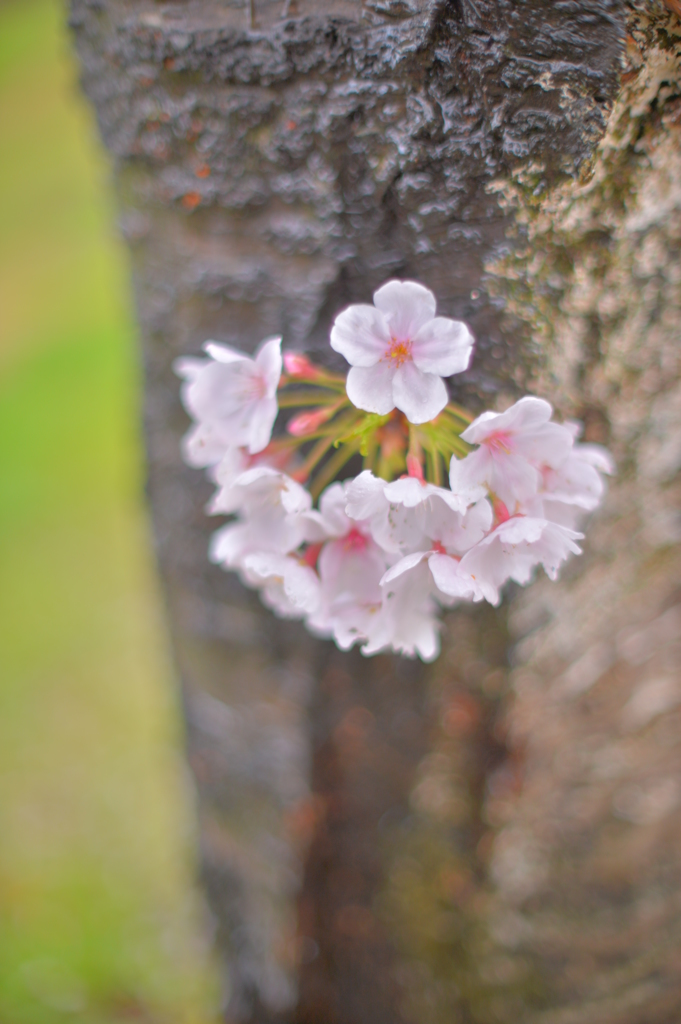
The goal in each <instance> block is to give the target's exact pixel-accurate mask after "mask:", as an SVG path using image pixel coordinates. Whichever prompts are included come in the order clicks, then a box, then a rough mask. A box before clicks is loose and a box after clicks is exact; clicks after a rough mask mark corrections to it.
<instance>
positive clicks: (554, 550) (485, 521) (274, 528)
mask: <svg viewBox="0 0 681 1024" xmlns="http://www.w3.org/2000/svg"><path fill="white" fill-rule="evenodd" d="M551 412H552V410H551V406H550V405H549V404H548V402H544V401H542V400H541V399H536V398H523V399H521V400H520V401H519V402H517V403H516V404H515V405H514V406H512V407H511V408H510V409H508V410H507V411H506V412H504V413H483V415H482V416H480V417H478V419H477V420H475V421H474V422H473V423H472V424H471V425H470V427H468V429H467V430H466V432H465V435H464V436H467V439H468V440H469V441H470V442H471V444H474V445H476V447H475V448H474V449H473V450H472V451H471V452H470V453H469V454H468V455H467V456H466V457H465V458H464V459H456V458H453V459H452V461H451V467H450V479H449V487H439V486H436V485H434V484H430V483H427V482H424V481H422V480H421V479H420V478H419V477H416V476H406V477H402V478H401V479H398V480H393V481H391V482H388V481H386V480H383V479H380V478H379V477H376V476H374V474H373V473H372V472H371V471H369V470H365V471H363V472H362V473H360V474H359V475H358V476H357V477H355V478H353V479H350V480H346V481H344V482H342V483H340V482H336V483H333V484H331V485H330V486H329V487H327V489H326V490H325V491H324V492H323V494H322V495H321V498H320V501H319V508H318V509H315V508H313V505H312V499H311V496H310V494H309V492H308V491H307V490H306V489H305V488H304V487H302V486H301V485H300V484H298V483H296V481H294V480H293V479H292V478H291V477H290V476H287V475H286V474H285V473H283V472H281V471H280V470H277V469H275V468H273V467H271V466H267V465H264V464H257V465H255V466H253V465H250V466H249V467H248V468H245V469H244V468H243V467H244V465H245V464H246V463H245V461H244V460H245V459H246V456H245V455H243V454H242V456H241V458H240V459H239V458H235V453H234V451H232V452H231V453H229V454H228V455H227V456H225V458H224V459H223V461H222V463H221V464H220V465H219V466H218V467H217V468H216V469H215V471H214V479H215V480H216V482H217V484H218V490H217V492H216V494H215V497H214V498H213V501H212V503H211V506H210V511H212V512H215V513H227V514H232V515H233V516H235V518H234V520H233V521H232V522H230V523H228V524H227V525H226V526H224V527H222V528H221V529H220V530H219V531H218V532H217V533H216V534H215V535H214V538H213V544H212V549H211V557H212V559H213V560H214V561H215V562H217V563H219V564H221V565H223V566H224V567H225V568H227V569H233V570H236V571H238V572H239V573H240V575H241V577H242V579H243V580H244V582H245V583H246V584H248V585H249V586H251V587H256V588H258V589H259V590H260V592H261V595H262V599H263V601H264V602H265V603H266V604H267V605H268V606H269V607H271V608H272V609H273V610H274V611H275V612H276V613H277V614H278V615H280V616H283V617H286V618H299V619H303V620H304V621H305V623H306V625H307V627H308V629H309V630H310V631H311V632H313V633H314V634H316V635H318V636H322V637H331V638H333V639H334V640H335V642H336V644H337V645H338V646H339V647H341V648H342V649H344V650H345V649H348V648H349V647H351V646H353V645H354V644H356V643H358V644H360V645H361V650H362V653H364V654H374V653H377V652H378V651H389V650H392V651H398V652H400V653H402V654H405V655H407V656H415V655H418V656H419V657H421V658H422V659H423V660H426V661H429V660H431V659H433V658H434V657H436V656H437V654H438V652H439V629H440V611H441V609H442V607H450V606H452V605H454V604H456V603H458V602H461V601H482V600H485V601H488V602H490V603H491V604H494V605H496V604H498V603H499V600H500V596H501V589H502V587H503V586H504V584H505V583H506V582H507V581H509V580H513V581H515V582H516V583H518V584H521V585H523V584H526V583H528V582H529V581H530V579H531V578H532V576H533V575H534V573H535V570H536V568H537V567H538V566H540V565H541V566H543V568H544V570H545V572H546V574H547V575H548V576H549V577H550V578H552V579H555V578H556V575H557V573H558V571H559V568H560V566H561V565H562V563H563V562H564V561H565V560H566V559H567V558H568V557H569V556H570V555H572V554H578V553H579V552H580V550H581V549H580V547H579V544H578V541H579V540H581V539H582V536H583V535H582V534H581V533H579V532H578V531H577V529H576V526H577V525H578V521H579V517H580V516H583V514H584V512H585V511H588V510H591V509H593V508H595V506H596V505H597V504H598V502H599V501H600V499H601V496H602V492H603V479H602V474H603V473H609V472H612V468H613V467H612V465H611V460H610V457H609V456H608V454H607V452H606V451H605V450H604V449H602V448H600V447H598V446H593V445H583V444H577V443H575V440H576V428H575V426H574V425H572V424H567V425H560V424H557V423H554V422H553V421H552V420H551Z"/></svg>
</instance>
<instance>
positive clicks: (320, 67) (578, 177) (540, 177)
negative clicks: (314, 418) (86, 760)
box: [71, 0, 681, 1024]
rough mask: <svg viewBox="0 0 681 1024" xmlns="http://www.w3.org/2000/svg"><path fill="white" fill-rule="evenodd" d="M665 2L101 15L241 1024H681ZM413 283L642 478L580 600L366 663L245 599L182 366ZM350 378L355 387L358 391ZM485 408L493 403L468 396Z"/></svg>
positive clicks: (103, 122) (205, 818) (608, 525)
mask: <svg viewBox="0 0 681 1024" xmlns="http://www.w3.org/2000/svg"><path fill="white" fill-rule="evenodd" d="M673 6H674V4H672V3H671V2H670V5H669V7H668V6H665V5H664V4H663V3H662V0H627V2H625V0H580V2H573V0H563V2H559V0H556V2H553V3H547V2H546V0H336V2H331V0H276V2H275V0H250V2H248V0H247V2H245V3H244V2H242V0H176V2H160V3H159V2H154V0H72V6H71V25H72V27H73V29H74V33H75V39H76V45H77V48H78V52H79V55H80V60H81V64H82V73H83V83H84V87H85V90H86V92H87V94H88V96H89V97H90V99H91V100H92V102H93V104H94V106H95V108H96V111H97V115H98V118H99V124H100V128H101V132H102V135H103V138H104V141H105V143H106V145H107V147H108V148H109V150H110V152H111V154H112V156H113V159H114V164H115V173H116V181H117V187H118V193H119V200H120V208H121V224H122V229H123V232H124V234H125V236H126V238H127V240H128V241H129V244H130V247H131V252H132V264H133V273H134V281H135V288H136V295H137V304H138V311H139V323H140V331H141V338H142V351H143V357H144V362H145V367H146V402H145V409H146V431H147V439H148V452H149V495H150V501H151V507H152V513H153V520H154V527H155V535H156V539H157V547H158V558H159V564H160V569H161V573H162V577H163V580H164V584H165V592H166V595H167V603H168V615H169V620H170V624H171V631H172V636H173V641H174V645H175V651H176V658H177V665H178V669H179V673H180V675H181V678H182V681H183V693H184V700H185V710H186V721H187V746H188V757H189V761H190V764H191V768H192V771H193V774H194V777H195V780H196V786H197V792H198V818H199V831H200V841H201V863H202V870H203V877H204V881H205V889H206V893H207V897H208V902H209V906H210V908H211V911H212V913H213V915H214V918H215V923H216V937H217V945H218V948H219V950H220V953H221V956H222V958H223V962H224V978H225V1011H224V1012H225V1017H226V1019H227V1020H228V1021H233V1022H249V1024H250V1022H253V1024H254V1022H273V1024H274V1022H281V1024H283V1022H291V1024H294V1022H295V1024H364V1022H366V1024H369V1022H371V1024H384V1022H385V1024H388V1022H390V1024H399V1022H401V1021H403V1022H405V1024H406V1022H410V1024H441V1022H442V1024H445V1022H447V1024H453V1022H461V1024H468V1022H475V1024H507V1022H508V1024H510V1022H515V1021H523V1022H528V1024H573V1022H574V1024H578V1022H579V1024H673V1022H674V1024H676V1022H678V1020H679V1019H681V897H680V896H679V893H681V781H680V775H679V770H680V768H681V763H680V762H681V731H680V729H679V725H680V724H681V722H680V719H681V683H680V681H679V677H678V663H679V659H678V655H679V646H678V644H679V636H680V633H681V591H680V590H679V568H680V564H679V563H680V561H681V560H680V559H679V540H681V519H680V518H679V512H678V499H679V486H678V470H679V466H680V465H681V415H680V413H679V409H680V408H681V402H680V398H681V396H680V395H679V390H680V389H679V373H678V370H679V342H678V335H679V323H680V322H681V316H680V314H681V263H680V258H679V257H680V255H681V254H680V250H681V23H680V22H679V19H678V16H677V14H676V13H674V11H673V10H672V9H670V8H673ZM390 277H402V278H412V279H417V280H420V281H422V282H424V283H425V284H427V285H428V286H429V287H430V288H432V289H433V290H434V291H435V293H436V295H437V298H438V303H439V308H440V310H441V312H443V313H444V314H445V315H454V316H457V317H461V318H463V319H466V320H467V321H469V322H470V323H471V324H472V326H473V330H474V332H475V334H476V337H477V346H476V351H475V357H474V360H473V364H472V367H471V369H470V371H469V372H468V373H467V374H465V375H464V377H463V378H460V379H457V381H456V383H454V382H453V383H452V390H453V394H454V395H455V397H456V398H457V399H459V400H461V401H463V402H465V403H466V404H468V406H469V407H470V408H471V409H472V410H473V411H478V410H481V409H482V408H485V407H497V408H503V407H504V405H505V404H508V403H509V402H510V401H512V400H514V399H515V398H516V397H517V396H518V395H520V394H522V393H524V392H526V391H530V392H532V393H535V394H539V395H542V396H545V397H547V398H549V399H550V400H551V401H552V402H553V403H554V405H555V407H556V409H557V411H558V413H559V415H562V416H571V417H577V418H580V419H582V420H584V421H585V423H586V438H587V439H588V440H595V441H602V442H605V443H606V444H608V445H609V446H610V447H611V448H612V450H613V452H614V454H615V457H616V459H617V463H618V474H617V477H616V479H615V480H614V482H613V484H612V486H611V487H610V491H609V495H608V498H607V501H606V503H605V507H604V509H603V510H602V511H601V512H599V513H598V514H597V515H596V516H594V517H593V520H592V522H591V524H590V526H589V531H588V539H587V542H586V550H585V554H584V555H583V556H582V557H581V558H579V559H576V560H575V561H574V562H573V563H572V564H571V565H570V566H569V567H568V569H567V571H565V572H564V574H563V578H562V580H561V581H560V582H559V583H558V584H554V583H550V582H549V581H547V580H538V581H537V582H536V583H535V584H534V585H533V586H531V587H529V588H528V589H526V590H524V591H522V592H519V593H517V594H513V593H509V595H508V601H507V602H506V604H505V606H504V607H502V609H500V610H493V609H490V608H477V607H476V608H475V609H473V608H471V609H464V610H461V611H457V612H453V613H452V614H451V615H449V617H448V618H447V621H446V625H445V630H444V636H443V654H442V656H441V657H440V659H439V660H438V661H436V662H435V663H434V664H433V665H432V666H430V667H427V668H425V667H423V666H422V665H420V664H418V663H412V662H409V661H406V660H401V659H397V658H391V657H387V656H379V657H376V658H373V659H363V658H362V657H361V655H359V654H357V653H354V652H351V653H348V654H343V653H341V652H339V651H337V650H336V649H335V648H334V647H333V646H332V645H330V644H328V643H325V642H321V641H315V640H313V639H312V638H310V637H309V636H307V635H306V634H305V633H304V631H303V630H302V629H301V628H300V627H298V626H297V625H291V624H290V623H282V622H280V621H278V620H276V619H275V618H274V617H273V616H272V615H271V614H270V613H269V612H267V611H266V610H264V609H263V608H262V607H261V606H260V604H259V602H258V599H257V597H255V596H254V595H253V594H252V593H249V592H246V591H244V590H243V589H242V588H241V586H240V585H239V583H238V581H237V580H236V578H235V577H234V576H232V575H227V574H225V573H223V572H222V571H221V570H219V569H217V568H214V567H211V566H210V565H209V564H208V561H207V557H206V552H207V546H208V538H209V535H210V533H211V532H212V530H213V529H215V527H216V521H215V520H209V519H207V518H206V517H205V515H204V512H203V508H204V505H205V502H206V500H207V498H208V496H209V492H210V488H209V486H208V484H207V483H206V481H205V479H204V477H203V475H202V474H201V473H199V472H197V471H194V470H190V469H188V468H186V467H185V466H183V465H182V462H181V459H180V455H179V440H180V437H181V435H182V433H183V432H184V430H185V429H186V427H187V420H186V418H185V416H184V413H183V412H182V409H181V406H180V403H179V397H178V390H179V388H178V381H177V379H176V378H175V377H174V375H173V372H172V369H171V367H172V362H173V359H174V358H175V357H176V356H178V355H181V354H189V353H195V352H198V351H199V349H200V346H201V344H202V343H203V341H204V340H206V339H207V338H213V339H217V340H220V341H225V342H228V343H231V344H235V345H237V346H240V347H242V348H247V349H253V348H254V347H255V346H256V345H257V344H258V343H259V342H260V341H261V340H262V339H263V338H264V337H266V336H267V335H272V334H279V333H281V334H283V336H284V339H285V343H286V344H287V346H288V347H292V348H299V349H301V350H306V351H311V352H314V353H315V355H316V357H317V358H319V359H322V360H325V361H326V362H327V363H328V364H329V365H338V364H334V363H333V361H332V357H333V353H332V352H331V350H330V349H329V347H328V332H329V325H330V321H331V319H332V317H333V316H334V314H335V313H336V312H338V311H339V310H340V309H341V308H343V307H344V306H345V305H347V304H348V303H349V302H353V301H360V302H366V301H369V300H370V295H371V293H372V290H373V289H374V288H375V287H376V286H378V285H380V284H381V283H382V282H383V281H385V280H387V279H388V278H390ZM334 358H335V357H334ZM462 381H463V382H462Z"/></svg>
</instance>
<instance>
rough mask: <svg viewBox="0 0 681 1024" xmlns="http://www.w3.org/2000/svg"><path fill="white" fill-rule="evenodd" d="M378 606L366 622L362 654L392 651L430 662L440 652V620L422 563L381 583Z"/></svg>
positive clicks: (430, 584)
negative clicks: (381, 593)
mask: <svg viewBox="0 0 681 1024" xmlns="http://www.w3.org/2000/svg"><path fill="white" fill-rule="evenodd" d="M384 579H385V577H384ZM381 589H382V591H383V595H382V601H381V608H380V610H379V611H378V612H377V613H376V614H374V615H373V616H372V618H371V619H370V620H369V622H368V623H367V630H366V635H367V639H366V642H365V644H364V646H363V647H362V654H367V655H368V654H377V653H378V652H379V651H385V650H388V651H390V650H393V651H396V652H397V653H398V654H403V655H405V657H408V658H413V657H415V655H417V654H418V656H419V657H420V658H421V660H422V661H433V659H434V658H437V656H438V654H439V653H440V625H441V624H440V622H439V620H438V618H437V612H438V607H437V604H436V603H435V601H434V600H433V593H432V590H433V588H432V580H431V579H430V574H429V573H428V570H427V568H426V567H425V565H421V566H419V567H418V568H416V570H415V571H414V572H412V573H410V574H409V576H408V577H407V576H406V575H403V576H401V577H399V578H398V577H394V578H392V579H391V580H390V581H388V582H387V584H386V583H383V584H382V586H381Z"/></svg>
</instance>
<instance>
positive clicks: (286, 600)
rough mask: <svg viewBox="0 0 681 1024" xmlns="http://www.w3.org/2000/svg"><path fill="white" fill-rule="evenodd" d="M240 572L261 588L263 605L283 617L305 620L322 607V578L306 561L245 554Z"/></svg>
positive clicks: (286, 557) (252, 585)
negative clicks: (304, 618) (320, 581)
mask: <svg viewBox="0 0 681 1024" xmlns="http://www.w3.org/2000/svg"><path fill="white" fill-rule="evenodd" d="M241 570H242V571H241V575H242V577H243V579H244V581H245V582H246V583H248V585H249V586H251V587H258V588H259V589H260V596H261V598H262V601H263V603H264V604H266V605H267V606H268V607H269V608H272V609H273V611H275V612H276V613H277V615H279V616H280V617H281V618H284V619H302V618H303V616H305V615H311V614H312V613H313V612H315V611H316V610H317V608H318V607H319V602H320V598H321V591H320V586H319V577H318V576H317V573H316V572H315V571H314V569H312V568H310V566H309V565H306V563H305V561H304V560H303V559H300V558H294V557H291V556H290V555H276V554H272V553H270V552H260V553H259V554H252V555H246V557H245V558H244V559H243V563H242V567H241Z"/></svg>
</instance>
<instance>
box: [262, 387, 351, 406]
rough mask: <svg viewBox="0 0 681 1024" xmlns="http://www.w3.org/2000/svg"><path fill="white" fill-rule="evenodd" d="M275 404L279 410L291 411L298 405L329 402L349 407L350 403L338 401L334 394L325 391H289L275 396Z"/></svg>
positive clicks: (344, 400)
mask: <svg viewBox="0 0 681 1024" xmlns="http://www.w3.org/2000/svg"><path fill="white" fill-rule="evenodd" d="M277 402H278V404H279V408H280V409H292V408H295V406H298V405H329V404H330V403H331V402H335V403H337V404H338V406H339V408H340V405H345V404H347V405H349V404H350V402H349V400H348V399H347V398H345V399H340V400H339V398H338V395H337V394H336V393H335V392H331V394H327V393H326V392H325V391H321V390H317V391H289V392H287V393H285V394H279V395H277Z"/></svg>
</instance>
